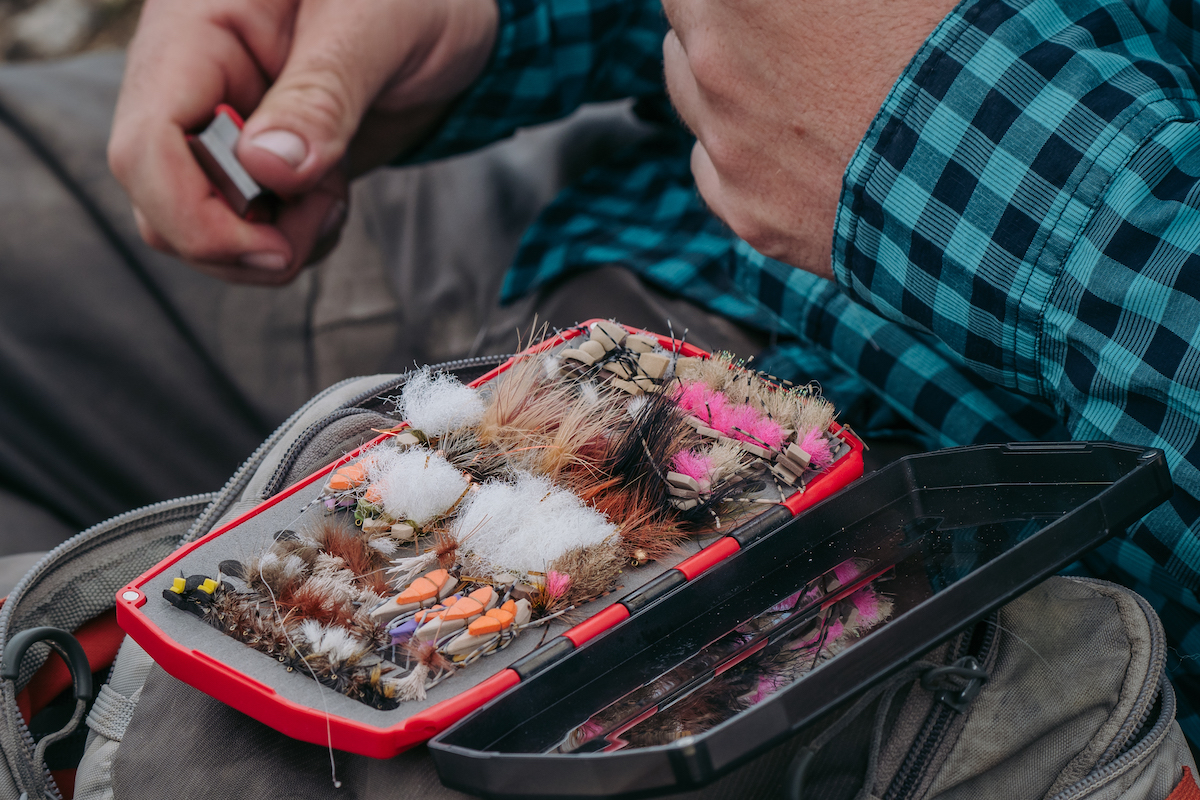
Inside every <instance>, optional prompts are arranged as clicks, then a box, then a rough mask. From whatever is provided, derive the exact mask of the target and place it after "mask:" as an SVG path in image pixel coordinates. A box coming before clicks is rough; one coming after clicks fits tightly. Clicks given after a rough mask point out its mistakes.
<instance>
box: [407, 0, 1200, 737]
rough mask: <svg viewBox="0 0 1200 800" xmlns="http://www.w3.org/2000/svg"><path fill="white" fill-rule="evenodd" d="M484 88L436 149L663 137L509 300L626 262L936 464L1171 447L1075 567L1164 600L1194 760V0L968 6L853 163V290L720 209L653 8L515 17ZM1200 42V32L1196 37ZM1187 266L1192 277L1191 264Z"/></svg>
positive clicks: (635, 1)
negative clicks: (692, 168)
mask: <svg viewBox="0 0 1200 800" xmlns="http://www.w3.org/2000/svg"><path fill="white" fill-rule="evenodd" d="M500 7H501V10H502V27H501V35H500V39H499V43H498V44H497V47H496V50H495V52H494V54H493V57H492V63H491V66H490V67H489V68H488V70H487V71H486V73H485V74H484V76H483V78H482V79H481V80H480V81H479V83H478V84H477V85H476V86H475V87H474V88H473V89H472V90H471V91H470V92H469V93H468V94H467V95H466V96H465V97H464V98H463V100H462V101H461V102H460V104H459V105H458V107H457V109H456V110H455V112H454V113H453V114H452V115H451V117H450V119H449V120H448V121H447V123H446V125H445V127H444V129H443V130H442V132H441V134H440V135H439V136H438V137H437V138H435V139H434V140H433V141H432V142H430V143H429V144H428V145H427V146H426V147H425V149H424V150H423V151H422V152H421V153H420V154H419V157H420V158H434V157H440V156H444V155H448V154H451V153H455V152H461V151H463V150H467V149H470V148H473V147H477V146H479V145H482V144H484V143H486V142H489V141H493V140H495V139H496V138H499V137H502V136H506V135H508V134H509V133H511V132H512V131H513V130H514V129H515V128H516V127H518V126H521V125H528V124H532V123H536V122H541V121H545V120H549V119H552V118H554V117H557V116H561V115H563V114H565V113H568V112H569V111H571V110H572V109H573V108H575V107H576V105H578V104H579V103H582V102H587V101H593V100H604V99H611V98H616V97H637V98H639V101H638V106H637V108H638V110H639V112H640V113H642V115H643V116H645V117H646V118H648V119H651V120H654V121H658V122H660V123H662V133H661V135H659V136H657V137H654V138H652V139H650V140H647V141H644V142H641V143H639V144H637V145H634V146H631V147H629V148H627V149H625V150H623V151H619V152H616V153H614V154H613V155H612V156H611V157H610V158H609V159H608V160H607V161H606V162H604V163H602V164H600V165H598V166H596V167H595V168H593V169H592V170H591V171H590V172H588V173H586V174H585V175H583V176H582V177H581V178H580V179H579V180H578V181H577V182H576V183H574V184H573V185H572V186H571V187H570V188H568V189H567V190H566V191H564V192H563V193H562V194H561V195H560V196H559V197H558V198H557V199H556V200H555V201H554V203H552V204H551V206H550V207H549V208H548V209H546V211H545V212H544V213H543V215H542V216H541V218H540V219H539V220H538V222H537V223H536V224H535V225H534V226H533V228H532V229H531V230H530V231H529V232H528V233H527V235H526V237H525V240H524V243H523V245H522V248H521V251H520V252H519V253H518V255H517V258H516V262H515V263H514V265H513V267H512V270H511V271H510V273H509V275H508V276H507V281H506V284H505V290H504V291H505V296H506V297H508V298H512V297H515V296H518V295H521V294H524V293H527V292H530V291H534V290H537V289H539V288H540V287H543V286H545V285H547V284H549V283H551V282H553V281H556V280H560V279H562V278H563V277H564V276H565V275H568V274H570V273H572V272H575V271H580V270H586V269H590V268H593V267H596V266H599V265H607V264H619V265H621V266H624V267H626V268H628V269H631V270H634V271H635V272H637V273H638V274H639V275H641V276H642V277H643V279H645V280H647V281H649V282H650V283H653V284H655V285H657V286H659V287H661V288H664V289H666V290H669V291H671V292H675V293H677V294H679V295H681V296H684V297H687V298H689V299H691V300H693V301H695V302H697V303H700V304H703V305H704V306H706V307H708V308H710V309H713V310H715V311H717V312H719V313H722V314H724V315H726V316H728V317H730V318H733V319H736V320H738V321H739V322H741V323H743V324H746V325H750V326H754V327H756V328H758V329H761V330H764V331H767V332H769V333H771V334H772V337H773V341H774V344H773V345H772V347H771V348H770V349H769V350H768V351H767V352H766V353H764V354H762V355H761V356H760V362H759V363H760V365H761V366H762V367H764V368H766V369H768V370H769V371H772V372H773V373H774V374H776V375H780V376H781V377H787V378H790V379H793V380H797V379H798V380H809V379H814V378H815V379H818V380H820V381H821V383H822V385H823V387H824V389H825V391H826V393H827V394H828V395H829V396H830V397H831V399H833V400H834V402H835V403H837V404H838V406H839V407H840V408H842V409H843V419H846V420H848V421H850V422H852V423H853V424H854V425H855V427H856V428H858V429H859V431H860V432H862V433H865V434H867V435H870V434H878V433H883V432H887V431H892V430H896V429H897V428H901V427H906V426H911V428H915V430H916V431H917V434H916V435H917V436H919V437H921V440H922V442H923V443H924V444H926V445H928V446H931V447H933V446H951V445H962V444H971V443H979V442H993V441H1006V440H1022V439H1023V440H1035V439H1060V438H1075V439H1114V440H1119V441H1127V442H1134V443H1138V444H1142V445H1152V446H1155V447H1160V448H1162V449H1163V450H1164V451H1165V452H1166V454H1167V460H1168V463H1169V464H1170V466H1171V470H1172V474H1173V476H1174V479H1175V483H1176V491H1175V496H1174V498H1173V499H1172V500H1171V502H1170V503H1169V504H1167V505H1164V506H1162V507H1160V508H1159V509H1158V510H1156V511H1154V512H1152V513H1151V514H1150V515H1148V516H1147V517H1146V518H1145V519H1144V520H1143V521H1142V522H1140V523H1138V524H1137V525H1136V526H1135V527H1134V528H1133V529H1132V530H1131V531H1130V532H1129V535H1128V536H1127V537H1126V538H1125V539H1123V540H1120V541H1119V542H1114V543H1112V544H1110V545H1109V546H1107V547H1105V548H1104V549H1102V550H1101V551H1099V552H1097V553H1096V554H1094V555H1092V556H1091V557H1089V558H1088V559H1087V560H1086V562H1085V563H1082V564H1078V565H1075V566H1074V567H1073V570H1074V571H1076V572H1090V573H1092V574H1098V575H1105V576H1109V577H1115V578H1119V579H1121V580H1122V581H1123V582H1125V583H1128V584H1130V585H1132V586H1134V587H1135V588H1138V589H1140V590H1141V591H1142V592H1143V593H1144V594H1147V596H1149V597H1151V599H1152V602H1154V603H1155V604H1156V606H1157V607H1158V608H1159V611H1160V613H1161V616H1162V617H1163V621H1164V623H1165V625H1166V627H1167V631H1168V637H1169V638H1170V640H1171V642H1172V644H1173V647H1174V648H1175V650H1174V651H1173V652H1174V658H1173V660H1172V662H1171V668H1172V676H1173V679H1174V680H1175V682H1176V684H1177V685H1178V686H1179V687H1180V689H1181V690H1182V691H1181V694H1182V698H1181V708H1180V720H1181V723H1182V724H1183V727H1184V731H1185V733H1186V734H1187V735H1188V737H1189V739H1190V740H1191V741H1192V742H1193V744H1194V745H1195V744H1196V743H1200V717H1197V715H1196V713H1195V711H1194V710H1193V709H1194V708H1195V707H1198V706H1200V665H1198V664H1197V654H1200V601H1198V600H1197V597H1196V589H1197V587H1198V586H1200V437H1198V434H1200V349H1198V345H1200V125H1198V123H1197V120H1198V119H1200V101H1198V99H1197V94H1198V87H1200V76H1198V75H1197V73H1196V70H1195V68H1194V67H1193V65H1192V62H1191V60H1189V59H1192V60H1200V32H1198V31H1197V28H1196V27H1195V26H1194V24H1193V20H1192V16H1193V10H1194V6H1193V3H1192V0H1130V2H1129V3H1125V2H1121V0H965V1H964V2H963V3H962V4H961V5H960V6H959V7H958V8H957V9H956V10H955V11H954V12H953V13H951V14H950V15H949V16H948V17H947V18H946V19H945V20H943V21H942V23H941V24H940V25H939V27H938V28H937V29H936V30H935V31H934V33H933V34H932V35H931V36H930V37H929V39H928V40H927V41H926V42H925V44H924V45H923V47H922V49H921V51H920V52H919V53H918V54H917V56H916V58H915V59H914V60H913V62H912V63H911V64H910V65H909V67H908V68H907V70H906V71H905V73H904V74H903V75H902V76H901V78H900V79H899V81H898V82H897V83H896V85H895V86H894V87H893V90H892V91H891V93H890V94H889V96H888V98H887V100H886V101H885V103H884V105H883V107H882V109H881V111H880V113H879V114H878V116H877V117H876V119H875V120H874V122H873V124H872V126H871V128H870V130H869V131H868V133H867V135H866V137H865V138H864V140H863V141H862V142H861V144H860V145H859V148H858V150H857V151H856V153H855V155H854V157H853V158H852V160H851V162H850V165H849V167H848V169H847V171H846V174H845V179H844V186H843V194H842V197H841V204H840V210H839V213H838V217H837V221H836V225H835V231H834V234H835V239H834V251H833V264H834V273H835V277H836V284H834V283H830V282H827V281H824V280H821V279H818V278H815V277H813V276H811V275H808V274H806V273H803V272H800V271H798V270H795V269H792V268H790V267H787V266H786V265H783V264H780V263H778V262H775V261H772V260H770V259H767V258H764V257H763V256H761V255H760V254H758V253H756V252H755V251H753V250H752V249H751V248H750V247H748V246H747V245H746V244H745V243H744V242H741V241H739V240H738V239H736V237H734V236H733V235H732V234H731V233H730V232H729V231H728V230H727V229H726V228H724V226H722V225H721V224H720V223H719V222H718V221H717V220H715V219H714V218H713V217H712V216H711V215H709V214H708V213H707V211H706V210H705V208H704V205H703V203H702V201H701V200H700V199H699V198H698V196H697V194H696V192H695V190H694V187H693V184H692V179H691V175H690V172H689V169H688V151H689V149H690V146H691V139H690V138H689V137H688V135H687V133H686V132H685V131H683V130H681V129H680V128H679V127H678V126H677V125H676V124H674V123H673V121H672V120H673V117H672V116H671V114H670V111H669V106H668V105H667V104H666V101H665V98H664V94H663V85H662V77H661V41H662V36H663V33H664V32H665V29H666V24H665V21H664V20H663V17H662V14H661V10H660V9H659V7H658V2H657V0H542V1H541V2H537V0H501V2H500ZM1196 24H1197V25H1200V22H1198V23H1196ZM1194 270H1195V271H1194Z"/></svg>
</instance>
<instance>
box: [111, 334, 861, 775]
mask: <svg viewBox="0 0 1200 800" xmlns="http://www.w3.org/2000/svg"><path fill="white" fill-rule="evenodd" d="M410 389H411V396H410ZM397 402H398V407H402V408H403V411H404V413H403V414H401V415H399V416H398V417H397V423H398V424H397V426H396V428H395V429H394V430H390V431H387V432H384V433H381V435H380V436H379V437H377V438H376V439H374V440H372V441H371V442H369V443H368V444H366V445H364V446H363V447H361V448H359V449H357V450H355V451H353V452H351V453H348V454H347V455H345V456H344V457H342V458H340V459H337V460H335V461H334V462H332V463H330V464H329V465H327V466H326V467H324V468H323V469H321V470H318V471H317V472H315V473H314V474H312V475H310V476H309V477H307V478H305V479H303V480H301V481H299V482H298V483H296V484H294V485H292V486H291V487H289V488H287V489H285V490H284V491H282V492H280V493H279V494H277V495H275V496H274V497H272V498H270V499H269V500H267V501H265V502H263V503H262V504H261V505H260V506H258V507H257V508H255V509H253V510H251V511H249V512H247V513H246V514H244V515H243V516H241V517H239V518H238V519H235V520H234V521H232V522H231V523H229V524H228V525H225V526H224V527H222V528H220V529H218V530H216V531H214V532H212V533H211V534H209V535H207V536H205V537H204V538H202V539H200V540H198V541H196V542H194V543H191V544H189V545H187V546H185V547H183V548H181V549H180V550H179V551H177V552H176V553H174V554H173V555H171V556H170V557H169V558H167V559H166V560H164V561H163V562H161V563H160V564H158V565H157V566H155V567H154V568H153V569H151V570H149V571H148V572H146V573H145V574H143V575H142V576H140V577H139V578H138V579H137V580H135V581H133V582H132V583H130V584H129V585H128V586H126V587H124V588H123V589H122V590H121V591H119V592H118V593H117V619H118V622H119V623H120V625H121V627H122V628H124V630H125V631H126V632H128V633H129V634H130V636H132V637H133V638H134V640H135V641H137V643H138V644H139V645H141V646H142V647H143V648H144V649H145V650H146V651H147V652H148V653H149V654H150V655H151V656H152V657H153V658H154V659H155V660H156V661H157V662H158V663H159V664H160V665H162V667H163V668H164V669H165V670H166V671H167V672H168V673H170V674H171V675H173V676H174V677H176V678H178V679H180V680H182V681H184V682H185V683H188V684H190V685H192V686H194V687H196V688H198V689H200V690H201V691H204V692H206V693H207V694H209V695H211V696H212V697H214V698H216V699H218V700H220V701H222V702H224V703H226V704H228V705H230V706H231V707H233V708H235V709H237V710H239V711H241V712H243V713H245V714H247V715H249V716H251V717H253V718H254V719H257V720H259V721H261V722H263V723H265V724H267V725H269V726H271V727H273V728H275V729H276V730H279V731H281V732H282V733H284V734H286V735H288V736H291V737H294V738H296V739H300V740H303V741H307V742H313V743H317V744H329V745H331V746H332V747H335V748H338V749H340V750H345V751H349V752H353V753H358V754H361V755H367V756H373V757H376V758H388V757H391V756H393V755H396V754H397V753H399V752H402V751H403V750H405V749H407V748H410V747H412V746H414V745H416V744H419V743H421V742H424V741H426V740H427V739H429V738H430V737H432V736H434V735H436V734H437V733H439V732H441V731H442V730H445V729H446V728H447V727H449V726H450V725H451V724H453V723H454V722H456V721H458V720H459V719H461V718H463V717H464V716H465V715H467V714H468V713H470V712H472V711H474V710H476V709H477V708H479V707H480V706H482V705H484V704H485V703H487V702H488V701H490V700H492V699H493V698H495V697H497V696H498V695H500V694H501V693H503V692H504V691H505V690H507V689H510V688H512V687H513V686H516V685H517V684H519V683H521V682H522V681H523V680H525V678H527V677H529V676H532V675H533V674H534V673H538V672H541V671H542V670H544V669H545V668H546V667H548V666H550V665H552V664H554V663H557V662H558V661H560V660H562V659H563V658H565V657H567V656H569V655H570V654H571V653H572V652H573V651H574V650H575V649H576V648H579V647H581V646H583V645H584V644H585V643H586V642H589V641H590V640H593V639H595V638H596V637H598V636H601V635H602V634H604V633H606V632H607V631H609V630H610V629H612V628H613V627H614V626H617V625H618V624H620V623H622V622H623V621H625V620H627V619H629V618H630V617H631V616H634V617H636V616H637V615H639V614H643V613H652V608H651V607H652V606H653V605H654V604H655V603H656V601H657V600H658V599H660V598H662V597H664V596H666V595H667V594H670V593H672V592H674V591H675V590H677V589H679V588H680V587H682V586H685V585H687V584H688V583H689V582H691V581H693V580H695V579H697V578H698V577H700V576H702V575H704V574H706V573H707V572H708V571H709V570H711V569H712V568H713V567H714V566H715V565H717V564H720V563H721V562H723V561H725V560H726V559H728V558H729V557H730V556H732V555H734V554H736V553H738V552H739V551H740V550H741V549H742V548H743V547H745V546H747V545H749V544H750V543H752V542H755V541H758V540H759V539H761V538H762V537H764V536H767V535H768V534H770V533H771V532H773V531H775V530H777V529H779V528H780V527H781V526H783V525H784V524H785V523H787V522H788V521H790V520H792V519H793V518H794V517H795V516H796V515H798V514H800V513H801V512H804V511H805V510H806V509H808V508H809V507H811V506H813V505H815V504H816V503H818V502H819V501H821V500H823V499H825V498H827V497H829V496H830V495H832V494H834V493H835V492H837V491H838V490H840V489H841V488H843V487H845V486H846V485H847V484H849V483H851V482H852V481H854V480H855V479H857V478H858V477H860V476H861V475H862V471H863V465H862V443H861V442H860V441H858V440H857V439H856V438H855V437H854V436H853V434H851V433H850V432H849V431H848V430H846V429H844V428H842V427H840V426H839V425H837V424H836V423H835V422H833V421H832V409H830V408H828V404H827V403H825V404H824V405H822V404H823V403H824V401H823V400H821V399H820V398H819V396H818V395H816V394H814V393H812V392H811V391H809V390H807V389H806V388H803V387H802V388H799V389H797V388H789V387H786V386H781V385H779V384H778V383H776V382H773V380H771V379H769V378H767V377H765V376H760V375H757V374H756V373H753V372H752V371H750V370H747V369H745V368H744V367H743V366H741V365H740V364H739V363H738V362H735V361H733V360H732V359H730V358H729V357H726V356H718V357H709V356H708V354H706V353H703V352H702V351H699V350H697V349H696V348H694V347H692V346H690V345H688V344H686V343H683V342H680V341H677V340H674V339H671V338H669V337H665V336H660V335H656V334H649V333H647V332H645V331H640V330H636V329H632V328H625V327H623V326H617V325H615V324H614V323H611V322H607V321H601V320H592V321H589V322H587V323H583V324H581V325H579V326H577V327H575V328H571V329H569V330H566V331H563V332H561V333H558V334H556V335H554V336H552V337H549V338H548V339H547V340H545V341H544V342H542V343H541V344H539V345H537V346H535V347H531V348H529V349H528V350H526V351H524V352H522V353H521V354H519V355H518V356H515V357H514V358H513V359H510V360H509V361H508V362H506V363H505V364H504V365H502V366H500V367H498V368H497V369H495V370H493V371H492V372H490V373H488V374H487V375H485V376H483V377H482V378H480V379H478V380H476V381H474V382H472V383H470V384H468V385H466V386H463V385H462V384H456V383H455V381H453V380H452V379H450V378H449V377H447V376H438V375H431V374H429V373H428V372H425V371H419V372H417V373H415V374H414V377H411V378H410V380H409V382H408V384H407V385H406V386H405V389H404V394H403V395H402V396H401V397H400V398H399V399H398V401H397ZM548 419H549V420H551V421H550V422H546V420H548ZM402 420H403V422H402ZM814 421H815V422H814ZM417 422H420V425H418V424H417ZM818 424H819V429H818V428H817V427H815V426H816V425H818ZM805 426H810V427H805ZM806 448H807V449H806ZM460 488H461V491H460Z"/></svg>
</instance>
